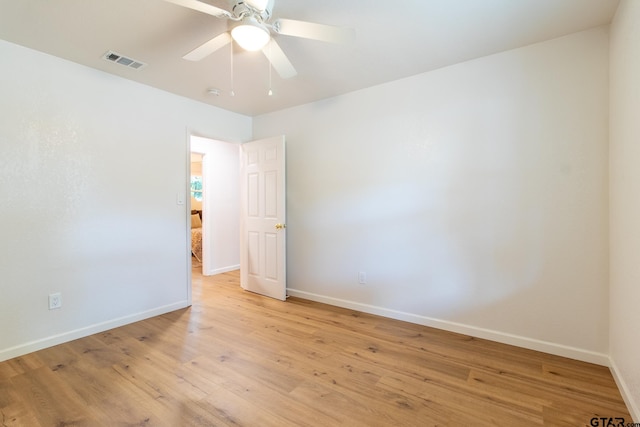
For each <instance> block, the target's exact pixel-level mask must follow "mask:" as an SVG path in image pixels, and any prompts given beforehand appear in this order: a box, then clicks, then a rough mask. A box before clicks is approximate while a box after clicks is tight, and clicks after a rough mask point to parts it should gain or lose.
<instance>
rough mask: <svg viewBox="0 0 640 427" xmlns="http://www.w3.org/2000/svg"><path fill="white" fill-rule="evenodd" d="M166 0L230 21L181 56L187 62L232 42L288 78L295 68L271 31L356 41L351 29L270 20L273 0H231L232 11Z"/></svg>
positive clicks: (194, 1)
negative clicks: (224, 29) (259, 54)
mask: <svg viewBox="0 0 640 427" xmlns="http://www.w3.org/2000/svg"><path fill="white" fill-rule="evenodd" d="M165 1H167V2H169V3H174V4H177V5H179V6H183V7H186V8H189V9H193V10H197V11H199V12H203V13H207V14H209V15H212V16H215V17H217V18H222V19H227V20H229V21H231V31H228V32H224V33H222V34H220V35H218V36H216V37H214V38H212V39H211V40H209V41H208V42H205V43H204V44H202V45H200V46H198V47H196V48H195V49H193V50H192V51H191V52H189V53H187V54H186V55H184V56H183V58H184V59H187V60H190V61H199V60H201V59H203V58H205V57H206V56H208V55H211V54H212V53H213V52H215V51H216V50H218V49H220V48H222V47H223V46H225V45H227V44H228V43H231V42H232V41H235V42H236V43H238V45H240V47H242V48H243V49H245V50H250V51H258V50H262V52H263V53H264V55H265V56H266V57H267V59H268V60H269V61H270V62H271V64H272V65H273V68H274V69H275V70H276V72H277V73H278V74H279V75H280V77H282V78H283V79H288V78H291V77H294V76H295V75H296V74H297V72H296V69H295V68H294V67H293V65H292V64H291V62H290V61H289V59H288V58H287V56H286V55H285V53H284V52H283V51H282V49H281V48H280V46H279V45H278V43H276V41H275V40H274V39H273V37H272V36H271V32H274V33H276V34H281V35H284V36H293V37H303V38H307V39H313V40H320V41H325V42H331V43H348V42H352V41H353V40H355V31H354V30H353V29H351V28H342V27H335V26H331V25H324V24H316V23H312V22H305V21H297V20H293V19H281V18H279V19H276V20H274V21H273V22H271V18H272V14H271V13H272V10H273V3H274V0H234V1H233V6H232V8H231V11H227V10H224V9H221V8H218V7H216V6H213V5H211V4H208V3H203V2H201V1H198V0H165Z"/></svg>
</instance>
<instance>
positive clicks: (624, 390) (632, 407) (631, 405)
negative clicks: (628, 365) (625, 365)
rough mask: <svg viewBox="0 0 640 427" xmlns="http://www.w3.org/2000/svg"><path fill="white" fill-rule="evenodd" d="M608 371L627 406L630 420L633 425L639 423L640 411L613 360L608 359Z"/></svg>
mask: <svg viewBox="0 0 640 427" xmlns="http://www.w3.org/2000/svg"><path fill="white" fill-rule="evenodd" d="M609 369H610V370H611V375H613V379H614V380H615V381H616V384H617V385H618V390H620V394H621V395H622V400H624V403H625V404H626V405H627V409H628V410H629V413H630V414H631V418H633V421H634V422H635V423H638V422H640V409H639V408H638V406H637V405H636V404H635V402H634V400H633V399H632V398H631V396H633V395H632V393H631V391H629V387H627V383H626V382H625V381H624V379H623V376H622V373H621V372H620V370H619V369H618V365H616V362H615V361H614V360H613V358H609Z"/></svg>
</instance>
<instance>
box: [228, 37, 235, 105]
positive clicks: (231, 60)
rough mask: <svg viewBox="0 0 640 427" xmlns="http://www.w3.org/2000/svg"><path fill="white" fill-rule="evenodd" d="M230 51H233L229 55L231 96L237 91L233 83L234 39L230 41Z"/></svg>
mask: <svg viewBox="0 0 640 427" xmlns="http://www.w3.org/2000/svg"><path fill="white" fill-rule="evenodd" d="M229 52H231V54H230V55H229V60H230V64H231V66H230V69H231V93H230V95H231V96H236V92H235V91H234V90H233V89H234V84H233V40H231V43H229Z"/></svg>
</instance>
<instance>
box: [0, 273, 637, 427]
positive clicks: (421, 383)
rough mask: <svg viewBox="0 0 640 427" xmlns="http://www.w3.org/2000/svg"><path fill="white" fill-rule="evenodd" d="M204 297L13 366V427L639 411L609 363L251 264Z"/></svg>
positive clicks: (0, 417) (402, 422)
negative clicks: (291, 292)
mask: <svg viewBox="0 0 640 427" xmlns="http://www.w3.org/2000/svg"><path fill="white" fill-rule="evenodd" d="M193 295H194V304H193V307H191V308H189V309H184V310H179V311H176V312H173V313H169V314H166V315H163V316H159V317H156V318H153V319H149V320H145V321H142V322H138V323H135V324H131V325H128V326H125V327H121V328H118V329H114V330H111V331H108V332H104V333H100V334H97V335H93V336H90V337H87V338H84V339H80V340H76V341H73V342H70V343H67V344H63V345H59V346H56V347H52V348H49V349H46V350H42V351H39V352H36V353H32V354H29V355H26V356H23V357H19V358H16V359H13V360H9V361H6V362H3V363H0V425H1V426H3V427H7V426H29V427H36V426H92V427H93V426H171V427H181V426H336V425H345V426H367V427H370V426H430V425H442V426H447V425H448V426H472V425H473V426H482V425H504V426H529V425H532V426H533V425H537V426H540V425H548V426H560V425H567V426H584V425H587V426H588V425H590V419H591V418H592V417H594V416H598V417H621V418H625V420H626V421H627V422H631V417H630V416H629V413H628V412H627V409H626V407H625V405H624V403H623V401H622V399H621V397H620V393H619V392H618V390H617V388H616V386H615V383H614V381H613V379H612V377H611V374H610V372H609V370H608V369H607V368H605V367H601V366H596V365H591V364H587V363H583V362H577V361H574V360H569V359H564V358H561V357H556V356H551V355H547V354H542V353H538V352H535V351H529V350H524V349H521V348H516V347H510V346H507V345H502V344H497V343H493V342H489V341H485V340H481V339H475V338H471V337H468V336H464V335H458V334H453V333H449V332H443V331H440V330H436V329H431V328H427V327H423V326H418V325H414V324H409V323H404V322H400V321H395V320H390V319H385V318H381V317H376V316H372V315H367V314H362V313H358V312H355V311H351V310H345V309H340V308H336V307H331V306H328V305H323V304H318V303H314V302H309V301H304V300H301V299H296V298H291V299H289V300H288V301H287V302H279V301H275V300H271V299H268V298H264V297H261V296H258V295H254V294H251V293H248V292H244V291H242V290H241V289H240V287H239V273H238V272H231V273H226V274H222V275H219V276H215V277H209V278H207V277H205V278H203V277H202V276H201V275H199V274H198V273H197V272H195V273H194V280H193Z"/></svg>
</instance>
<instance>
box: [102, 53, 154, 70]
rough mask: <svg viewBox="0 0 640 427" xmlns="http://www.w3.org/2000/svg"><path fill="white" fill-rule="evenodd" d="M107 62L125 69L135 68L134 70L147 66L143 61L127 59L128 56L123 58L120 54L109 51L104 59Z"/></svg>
mask: <svg viewBox="0 0 640 427" xmlns="http://www.w3.org/2000/svg"><path fill="white" fill-rule="evenodd" d="M102 59H104V60H105V61H109V62H115V63H116V64H120V65H124V66H125V67H129V68H133V69H134V70H139V69H140V68H144V67H146V66H147V64H145V63H144V62H142V61H136V60H135V59H131V58H127V57H126V56H122V55H120V54H119V53H116V52H113V51H111V50H110V51H108V52H107V53H105V54H104V56H103V57H102Z"/></svg>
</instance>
